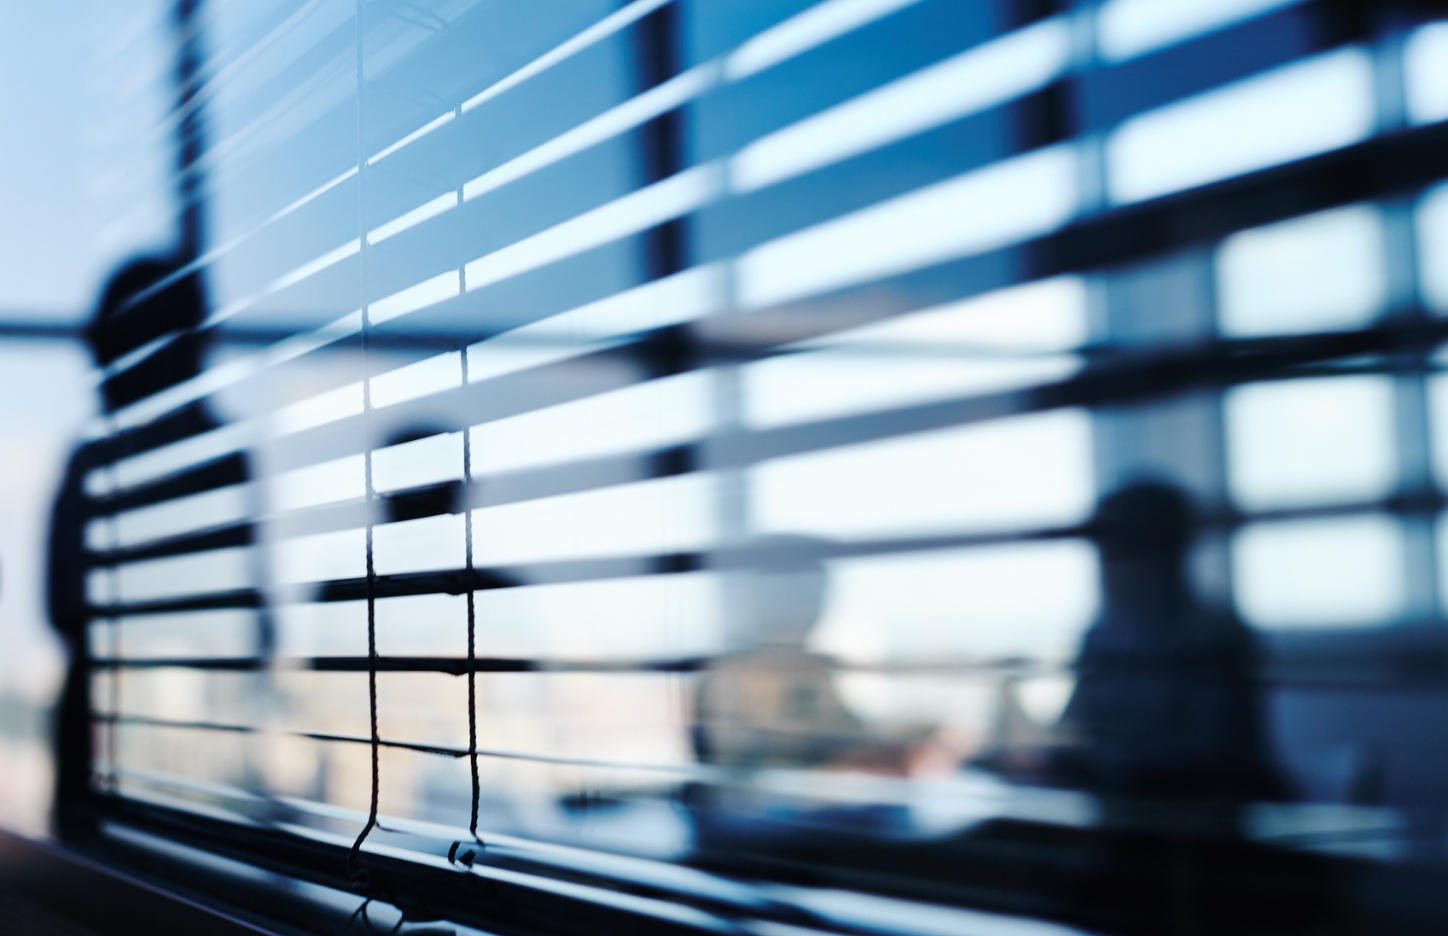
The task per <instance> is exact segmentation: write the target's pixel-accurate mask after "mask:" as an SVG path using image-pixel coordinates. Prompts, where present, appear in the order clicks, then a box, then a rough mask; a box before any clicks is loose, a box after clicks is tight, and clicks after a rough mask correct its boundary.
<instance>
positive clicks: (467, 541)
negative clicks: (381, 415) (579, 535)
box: [447, 348, 484, 867]
mask: <svg viewBox="0 0 1448 936" xmlns="http://www.w3.org/2000/svg"><path fill="white" fill-rule="evenodd" d="M458 353H459V357H460V358H461V361H462V378H463V386H464V387H466V386H467V385H468V349H467V348H462V349H460V350H459V352H458ZM472 487H473V432H472V429H471V427H467V426H464V427H463V490H464V491H471V490H472ZM463 506H464V508H468V505H467V504H464V505H463ZM463 553H464V560H463V564H464V566H465V567H466V569H467V583H468V590H467V602H468V768H469V771H470V773H471V776H472V784H473V800H472V811H471V812H470V813H469V815H468V832H469V834H471V835H472V837H473V841H474V842H476V843H477V844H478V847H480V848H481V847H483V844H484V843H483V840H482V839H481V838H479V837H478V804H479V801H480V800H481V799H482V784H481V783H480V782H479V780H478V666H477V633H478V619H477V605H476V601H475V593H474V589H473V585H474V584H475V583H474V581H473V512H472V510H471V509H464V510H463ZM461 847H462V842H453V844H452V847H451V848H449V849H448V853H447V859H448V861H460V862H461V863H462V864H464V865H467V866H468V867H472V864H473V859H474V858H476V857H477V852H476V851H474V850H472V849H468V850H467V851H465V852H463V854H462V856H461V857H458V850H459V849H460V848H461Z"/></svg>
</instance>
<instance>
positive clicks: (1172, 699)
mask: <svg viewBox="0 0 1448 936" xmlns="http://www.w3.org/2000/svg"><path fill="white" fill-rule="evenodd" d="M1092 526H1093V528H1094V531H1095V536H1096V540H1097V543H1098V545H1099V548H1100V555H1101V569H1102V586H1103V593H1104V608H1103V610H1102V613H1101V617H1100V619H1099V620H1098V621H1097V622H1096V623H1095V624H1094V625H1093V626H1092V627H1091V629H1090V630H1089V631H1088V632H1087V633H1086V636H1085V639H1084V641H1083V642H1082V646H1081V652H1080V656H1079V658H1078V660H1077V664H1076V669H1077V682H1076V688H1075V691H1074V693H1073V695H1072V697H1071V700H1070V702H1069V703H1068V704H1067V707H1066V710H1065V713H1064V715H1063V718H1062V721H1063V725H1064V726H1065V727H1066V728H1067V729H1068V730H1069V732H1070V733H1072V734H1074V735H1075V737H1076V739H1077V740H1078V741H1079V744H1080V747H1079V748H1078V749H1077V751H1076V754H1075V757H1076V758H1077V759H1078V769H1079V771H1080V774H1081V776H1080V779H1081V781H1083V783H1084V785H1085V786H1087V787H1089V788H1091V789H1094V790H1096V791H1097V792H1099V793H1101V794H1103V795H1104V796H1106V797H1108V798H1125V797H1164V798H1172V799H1205V800H1217V801H1238V802H1240V801H1247V800H1269V799H1282V798H1284V797H1285V792H1286V791H1285V789H1284V787H1283V782H1282V780H1281V779H1280V777H1279V775H1278V773H1277V772H1276V770H1274V768H1273V765H1272V761H1271V757H1270V754H1269V751H1268V745H1267V735H1266V726H1265V720H1264V711H1263V703H1262V695H1261V692H1260V690H1259V687H1258V682H1257V677H1258V672H1259V669H1260V659H1259V652H1258V649H1257V645H1256V642H1255V640H1254V638H1253V636H1252V634H1251V632H1250V631H1249V630H1248V629H1247V627H1246V626H1245V625H1244V624H1243V623H1242V622H1241V621H1240V620H1238V619H1237V618H1236V617H1235V616H1234V615H1232V614H1231V613H1230V612H1228V611H1226V610H1223V609H1215V608H1209V607H1206V606H1204V605H1203V604H1201V603H1200V602H1198V601H1197V600H1196V599H1195V597H1194V596H1193V594H1192V590H1191V586H1190V585H1189V583H1188V581H1187V571H1186V557H1187V551H1188V548H1189V547H1190V545H1191V541H1192V536H1193V519H1192V509H1191V505H1190V503H1189V502H1188V500H1187V498H1186V497H1185V495H1183V494H1182V492H1180V491H1179V490H1177V489H1176V488H1174V487H1172V486H1170V485H1166V484H1162V483H1156V482H1142V483H1136V484H1132V485H1129V486H1128V487H1125V488H1123V489H1121V490H1119V491H1117V492H1116V493H1114V494H1111V495H1110V496H1108V497H1106V498H1105V499H1104V500H1102V502H1101V504H1100V505H1099V507H1098V509H1097V511H1096V515H1095V518H1094V520H1093V521H1092Z"/></svg>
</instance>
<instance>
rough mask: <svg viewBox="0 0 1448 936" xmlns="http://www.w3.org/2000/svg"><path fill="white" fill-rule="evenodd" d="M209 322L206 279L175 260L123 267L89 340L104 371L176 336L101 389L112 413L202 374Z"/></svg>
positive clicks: (87, 331)
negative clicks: (205, 324) (203, 326)
mask: <svg viewBox="0 0 1448 936" xmlns="http://www.w3.org/2000/svg"><path fill="white" fill-rule="evenodd" d="M205 318H206V297H205V290H204V287H203V285H202V281H201V275H200V274H199V273H198V272H195V271H190V272H188V271H186V270H185V265H184V263H183V262H182V261H180V260H177V259H175V258H171V257H142V258H140V259H136V260H132V261H130V262H128V263H126V264H125V265H124V266H122V267H121V268H120V269H119V270H117V271H116V272H115V273H114V274H112V276H111V278H110V279H109V280H108V281H107V282H106V287H105V290H104V291H103V292H102V294H101V300H100V303H99V305H98V306H97V307H96V313H95V316H94V317H93V318H92V319H91V322H90V324H89V325H88V326H86V329H85V332H84V335H85V340H86V344H87V345H89V347H90V350H91V355H92V357H93V358H94V359H95V362H96V365H97V366H99V367H107V366H109V365H111V364H114V363H115V362H116V361H119V360H121V359H122V358H124V357H125V356H126V355H128V354H131V353H133V352H135V351H137V350H139V349H141V348H144V347H145V346H146V345H147V344H149V343H151V342H153V341H155V340H156V339H158V338H161V337H163V336H165V335H174V336H175V337H174V338H173V340H171V341H170V342H167V343H165V344H163V345H161V346H159V347H157V348H156V349H154V350H153V351H151V353H150V354H149V355H147V356H146V358H145V359H144V362H142V363H141V364H140V365H139V366H134V367H131V368H129V369H128V370H127V371H126V372H123V373H121V374H118V375H114V376H111V377H109V378H107V379H106V381H105V382H104V383H102V385H101V403H102V405H103V406H104V408H105V409H106V410H107V411H112V410H116V409H119V408H121V407H123V406H126V405H127V404H130V403H134V402H135V401H137V400H139V399H142V398H144V397H146V396H149V395H151V394H153V393H157V392H159V391H161V390H164V389H166V388H167V387H170V386H174V385H175V384H178V383H181V382H182V381H185V380H188V379H190V378H192V377H194V376H196V375H197V374H198V373H200V372H201V366H202V355H203V352H204V350H205V338H204V333H201V332H198V331H197V330H196V329H197V327H198V326H199V325H201V324H202V322H203V321H204V320H205Z"/></svg>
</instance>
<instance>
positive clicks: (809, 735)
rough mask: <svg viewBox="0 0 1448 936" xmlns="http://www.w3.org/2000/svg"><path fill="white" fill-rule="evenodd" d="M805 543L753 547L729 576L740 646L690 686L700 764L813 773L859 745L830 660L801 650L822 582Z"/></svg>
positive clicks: (781, 541) (859, 732) (860, 732)
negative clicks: (694, 691)
mask: <svg viewBox="0 0 1448 936" xmlns="http://www.w3.org/2000/svg"><path fill="white" fill-rule="evenodd" d="M809 545H810V543H809V541H807V540H797V539H795V538H786V537H775V538H771V539H769V540H764V541H761V542H760V543H759V544H758V545H757V548H756V550H755V552H756V561H754V562H751V563H750V565H749V567H747V568H746V569H744V570H741V571H739V572H737V573H735V578H734V579H733V580H732V582H731V584H735V585H736V586H737V591H736V592H735V595H734V597H736V598H737V599H738V604H737V606H736V607H735V611H736V613H737V615H738V619H739V622H740V624H741V625H742V626H741V627H740V633H739V634H738V637H739V640H740V643H741V644H742V646H741V647H740V648H739V649H738V650H737V651H736V652H734V653H730V654H728V655H726V656H724V657H721V658H720V659H718V660H716V661H715V662H714V663H713V664H712V665H711V666H710V668H709V671H708V673H707V674H706V675H705V676H704V678H703V680H702V681H701V683H700V686H699V691H698V696H697V707H696V713H695V727H694V751H695V755H696V756H697V757H698V759H699V760H700V762H702V763H707V764H717V765H719V766H724V767H741V768H765V767H814V766H819V765H823V764H828V763H831V762H835V761H839V760H841V759H847V758H849V757H850V756H851V755H852V753H859V752H858V751H857V749H858V748H859V746H860V745H862V744H866V743H867V738H866V735H865V730H864V726H863V725H861V723H860V721H859V719H857V718H856V717H855V716H854V715H853V714H852V713H851V712H850V711H849V710H848V709H847V708H845V705H844V703H843V702H842V701H841V699H840V697H839V693H838V692H837V691H836V689H835V684H834V679H833V665H832V664H831V662H830V660H829V659H827V658H826V657H823V656H820V655H819V654H815V653H811V652H810V651H808V650H807V649H805V647H806V644H807V642H808V640H809V636H810V632H811V631H812V630H813V628H814V626H815V623H816V622H817V621H818V619H819V616H820V610H821V608H822V606H823V604H824V594H825V585H826V580H825V569H824V566H823V565H821V563H820V562H819V560H818V559H816V558H815V557H813V556H811V555H808V547H809ZM791 547H794V548H791Z"/></svg>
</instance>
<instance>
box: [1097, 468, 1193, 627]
mask: <svg viewBox="0 0 1448 936" xmlns="http://www.w3.org/2000/svg"><path fill="white" fill-rule="evenodd" d="M1091 529H1092V533H1093V535H1094V537H1095V539H1096V544H1097V547H1098V548H1099V549H1100V552H1101V569H1102V585H1103V588H1104V591H1105V599H1106V608H1107V617H1108V618H1111V617H1113V614H1114V613H1115V614H1120V613H1122V612H1127V611H1131V610H1135V611H1137V612H1140V613H1135V614H1129V615H1128V619H1129V620H1131V621H1134V622H1135V623H1137V624H1142V625H1149V626H1150V625H1154V626H1158V627H1160V626H1168V624H1169V621H1170V619H1171V618H1172V616H1173V613H1172V612H1173V611H1174V610H1176V609H1179V608H1181V607H1182V606H1183V605H1185V604H1187V603H1189V602H1190V600H1191V594H1190V588H1189V586H1188V584H1187V579H1186V568H1185V558H1186V554H1187V550H1188V549H1189V548H1190V547H1191V543H1192V538H1193V535H1194V532H1195V531H1194V520H1193V517H1192V505H1191V502H1190V501H1189V500H1188V499H1187V496H1186V495H1185V494H1184V493H1182V491H1181V490H1179V489H1178V488H1176V487H1173V486H1172V485H1170V484H1165V483H1162V482H1159V481H1141V482H1137V483H1134V484H1130V485H1128V486H1126V487H1124V488H1121V489H1120V490H1118V491H1116V492H1114V493H1112V494H1110V495H1108V496H1106V497H1105V498H1103V499H1102V501H1101V503H1100V505H1099V506H1098V507H1097V510H1096V515H1095V517H1094V518H1092V521H1091Z"/></svg>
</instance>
